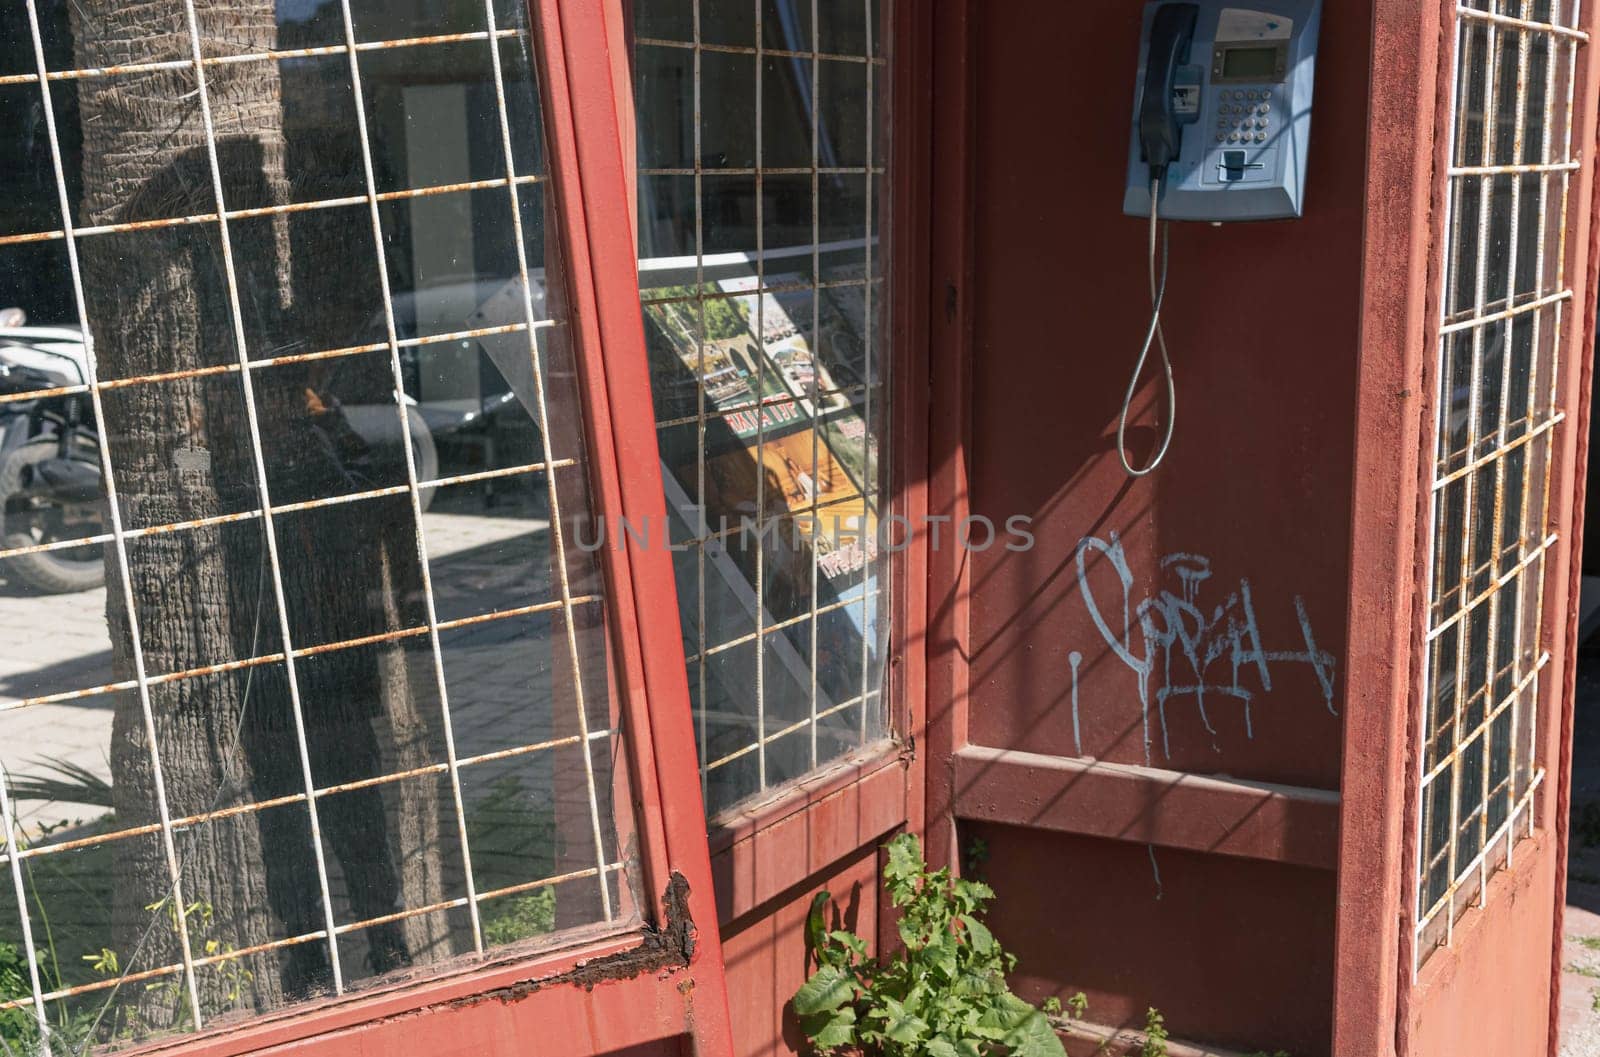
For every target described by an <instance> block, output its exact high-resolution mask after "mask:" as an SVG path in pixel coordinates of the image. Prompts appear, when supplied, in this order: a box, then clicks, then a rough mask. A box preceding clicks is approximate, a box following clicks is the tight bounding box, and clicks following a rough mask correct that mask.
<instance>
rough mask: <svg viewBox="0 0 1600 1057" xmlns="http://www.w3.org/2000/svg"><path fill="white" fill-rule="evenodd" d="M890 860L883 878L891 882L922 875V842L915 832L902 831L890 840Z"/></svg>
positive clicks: (884, 870)
mask: <svg viewBox="0 0 1600 1057" xmlns="http://www.w3.org/2000/svg"><path fill="white" fill-rule="evenodd" d="M886 847H887V848H888V849H889V862H888V864H887V865H885V866H884V868H883V878H884V880H885V881H888V882H890V883H891V884H892V883H894V882H896V881H901V882H904V881H912V880H915V879H916V878H918V877H920V876H921V875H922V869H923V863H922V844H921V843H920V842H919V841H918V840H917V835H916V834H915V833H902V834H900V835H899V836H898V837H896V838H895V839H894V840H892V841H890V842H889V843H888V844H887V845H886Z"/></svg>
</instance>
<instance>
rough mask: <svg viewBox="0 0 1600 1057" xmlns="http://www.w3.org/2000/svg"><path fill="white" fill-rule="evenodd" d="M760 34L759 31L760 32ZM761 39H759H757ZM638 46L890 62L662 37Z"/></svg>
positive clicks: (636, 40) (642, 40) (641, 41)
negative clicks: (665, 38)
mask: <svg viewBox="0 0 1600 1057" xmlns="http://www.w3.org/2000/svg"><path fill="white" fill-rule="evenodd" d="M758 32H759V30H758ZM757 39H758V40H759V39H760V38H759V37H758V38H757ZM633 42H634V44H636V45H644V46H646V47H651V48H679V49H688V48H695V49H698V50H700V51H711V52H718V53H720V54H723V55H773V56H777V57H779V58H784V59H812V60H815V59H822V60H824V61H827V62H853V63H858V64H859V63H867V64H869V65H872V66H887V65H888V64H889V60H887V59H882V58H877V57H874V56H871V55H841V54H837V53H835V52H831V51H785V50H783V49H782V48H767V47H745V46H744V45H740V44H707V43H705V42H703V41H698V40H697V41H694V42H693V43H691V42H689V41H686V40H663V39H661V38H660V37H635V38H634V40H633Z"/></svg>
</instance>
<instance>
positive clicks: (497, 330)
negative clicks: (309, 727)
mask: <svg viewBox="0 0 1600 1057" xmlns="http://www.w3.org/2000/svg"><path fill="white" fill-rule="evenodd" d="M560 325H561V323H560V321H559V320H541V321H540V322H539V323H538V324H537V325H536V326H535V327H534V329H535V330H543V329H545V328H547V327H556V326H560ZM527 329H528V325H527V324H526V323H505V324H501V325H498V326H493V327H477V328H475V329H472V330H457V331H452V332H450V333H446V334H427V335H423V336H421V337H416V338H401V339H400V341H399V345H400V347H401V348H402V349H409V348H416V347H418V346H421V345H435V344H440V343H443V342H447V341H468V340H471V339H474V338H486V337H493V336H495V335H497V334H520V333H521V332H522V331H524V330H527ZM388 347H389V343H388V342H385V341H376V342H369V343H367V344H365V345H345V346H341V347H340V348H336V349H323V350H321V351H318V352H295V353H285V354H284V355H282V356H263V357H261V358H259V359H254V360H251V361H250V364H249V367H250V369H251V370H252V371H254V370H258V369H260V368H263V367H280V366H282V365H284V364H290V363H313V362H316V361H318V360H338V359H343V358H345V357H347V356H360V355H363V354H365V353H369V352H382V351H384V350H385V349H387V348H388ZM238 371H239V365H238V364H237V363H219V364H213V365H211V366H209V367H190V368H187V369H185V370H181V371H159V372H156V373H154V374H139V375H131V376H129V377H127V378H109V379H104V380H97V381H95V382H94V383H93V384H92V385H64V386H59V387H57V388H55V389H33V390H29V391H28V392H26V393H4V394H0V404H14V403H22V402H25V401H29V400H43V399H46V398H48V397H53V396H72V395H75V394H78V393H87V392H90V391H91V390H93V391H97V392H105V391H106V390H108V389H126V388H128V387H129V386H134V385H155V384H157V383H160V382H173V381H183V380H186V379H190V378H207V377H210V376H212V375H217V374H236V373H238Z"/></svg>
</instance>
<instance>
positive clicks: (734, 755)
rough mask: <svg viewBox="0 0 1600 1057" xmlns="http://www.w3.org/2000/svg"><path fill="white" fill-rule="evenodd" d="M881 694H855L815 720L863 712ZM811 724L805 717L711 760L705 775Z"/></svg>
mask: <svg viewBox="0 0 1600 1057" xmlns="http://www.w3.org/2000/svg"><path fill="white" fill-rule="evenodd" d="M881 692H882V691H879V690H868V691H867V692H866V693H864V694H857V695H856V696H855V697H852V698H850V700H848V701H841V702H839V703H838V704H836V705H834V706H833V707H832V708H828V709H824V710H823V711H821V712H818V713H817V715H816V717H815V718H816V720H823V719H827V718H828V717H829V716H831V715H834V714H835V713H838V712H843V711H845V710H846V709H850V708H854V707H855V706H856V705H860V706H861V707H862V709H863V710H865V708H866V705H867V701H868V700H869V699H871V698H874V697H877V696H878V695H879V694H880V693H881ZM813 722H814V721H813V718H812V717H810V716H807V717H806V718H805V719H800V720H796V721H795V722H793V723H790V724H789V725H788V726H786V727H784V728H783V729H781V730H777V731H774V732H773V733H771V734H767V735H765V736H764V737H763V738H762V740H761V741H759V742H751V743H750V744H749V745H745V746H743V747H741V748H738V749H735V750H734V751H732V752H730V753H728V755H726V756H722V757H719V758H717V759H715V760H712V761H711V762H710V763H708V764H706V765H705V768H704V769H705V771H706V772H707V773H710V772H711V771H715V770H717V769H718V768H719V767H724V766H726V765H728V764H730V763H732V762H733V761H735V760H737V759H741V758H742V757H745V756H748V755H750V754H751V753H752V752H756V751H758V750H763V751H764V750H765V749H766V747H767V746H768V745H771V744H772V743H773V742H775V741H778V740H779V739H781V738H786V737H788V736H789V735H790V734H793V733H795V732H796V731H799V730H804V729H805V728H806V727H808V726H812V725H813ZM762 788H763V789H765V788H766V786H765V785H763V786H762Z"/></svg>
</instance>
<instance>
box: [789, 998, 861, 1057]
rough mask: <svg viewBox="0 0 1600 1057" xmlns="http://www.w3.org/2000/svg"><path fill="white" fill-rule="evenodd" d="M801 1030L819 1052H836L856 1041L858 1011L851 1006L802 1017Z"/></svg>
mask: <svg viewBox="0 0 1600 1057" xmlns="http://www.w3.org/2000/svg"><path fill="white" fill-rule="evenodd" d="M800 1029H801V1030H802V1031H804V1032H805V1033H806V1038H808V1039H810V1040H811V1043H812V1045H814V1046H815V1047H816V1048H817V1049H818V1050H822V1051H824V1052H825V1051H827V1050H835V1049H838V1048H839V1047H840V1046H849V1045H850V1044H852V1043H854V1042H855V1041H856V1011H855V1010H854V1009H852V1008H850V1007H849V1006H845V1007H844V1008H842V1009H835V1010H833V1011H832V1012H825V1013H813V1014H811V1015H810V1016H808V1017H802V1018H801V1021H800Z"/></svg>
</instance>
